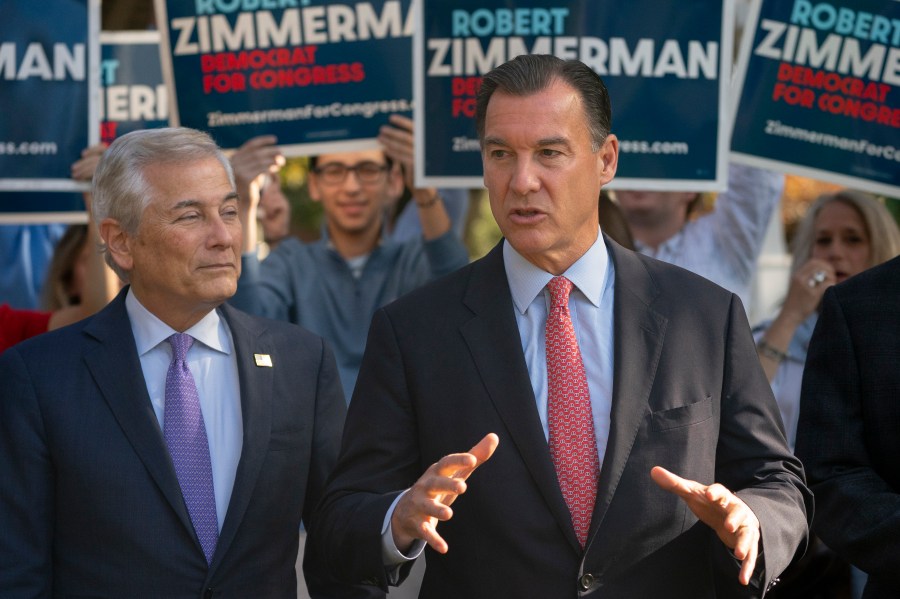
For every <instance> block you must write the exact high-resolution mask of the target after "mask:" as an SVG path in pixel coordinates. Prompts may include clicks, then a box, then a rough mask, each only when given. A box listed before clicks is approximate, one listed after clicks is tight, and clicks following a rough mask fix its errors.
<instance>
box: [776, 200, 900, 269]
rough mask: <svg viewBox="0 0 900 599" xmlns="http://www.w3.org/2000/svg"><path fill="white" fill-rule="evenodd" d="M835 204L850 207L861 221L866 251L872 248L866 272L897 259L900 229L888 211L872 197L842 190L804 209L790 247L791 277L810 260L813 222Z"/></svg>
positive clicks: (899, 253) (813, 231) (813, 233)
mask: <svg viewBox="0 0 900 599" xmlns="http://www.w3.org/2000/svg"><path fill="white" fill-rule="evenodd" d="M834 202H841V203H843V204H846V205H847V206H850V207H851V208H853V209H854V210H856V212H857V213H858V214H859V217H860V218H861V219H862V221H863V226H865V228H866V232H867V233H868V234H869V247H870V248H871V256H870V261H869V264H868V265H867V268H871V267H873V266H876V265H878V264H881V263H882V262H887V261H888V260H890V259H891V258H893V257H894V256H897V255H900V229H898V228H897V222H896V221H895V220H894V217H893V216H892V215H891V213H890V212H888V209H887V208H885V207H884V205H883V204H882V203H881V202H879V201H878V200H877V199H876V198H875V196H872V195H870V194H868V193H863V192H861V191H854V190H851V189H844V190H841V191H839V192H837V193H827V194H822V195H820V196H819V197H818V198H816V201H815V202H813V203H812V205H811V206H810V207H809V208H807V210H806V214H804V215H803V219H802V220H801V221H800V224H798V225H797V231H796V233H794V241H793V243H792V244H791V245H792V252H793V255H794V259H793V262H792V263H791V275H793V274H794V273H795V272H797V270H798V269H799V268H800V267H801V266H803V265H804V264H805V263H806V261H807V260H809V259H810V257H812V250H813V244H814V243H815V240H816V218H817V217H818V216H819V213H820V212H822V208H824V207H825V206H827V205H828V204H832V203H834Z"/></svg>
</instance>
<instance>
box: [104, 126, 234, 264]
mask: <svg viewBox="0 0 900 599" xmlns="http://www.w3.org/2000/svg"><path fill="white" fill-rule="evenodd" d="M206 158H216V159H217V160H218V161H219V162H220V163H221V164H222V166H223V167H224V169H225V172H226V173H227V175H228V181H229V182H230V183H231V186H232V188H234V186H235V183H234V172H233V171H232V169H231V163H230V162H229V161H228V158H227V157H226V156H225V154H224V153H223V152H222V150H221V149H220V148H219V146H217V145H216V142H214V141H213V139H212V138H211V137H210V136H209V135H208V134H207V133H204V132H202V131H197V130H195V129H188V128H186V127H178V128H163V129H142V130H140V131H132V132H131V133H127V134H125V135H123V136H122V137H120V138H118V139H116V140H115V141H114V142H113V143H112V145H110V146H109V148H107V150H106V151H105V152H104V153H103V156H102V157H101V159H100V163H99V164H98V165H97V170H96V172H95V173H94V179H93V184H92V187H91V194H92V196H93V197H92V200H91V212H92V214H93V218H94V223H95V224H96V225H97V226H98V227H99V226H100V223H101V222H103V220H104V219H106V218H111V219H114V220H116V221H118V222H119V224H120V225H121V226H122V228H123V229H124V230H125V232H126V233H128V234H129V235H135V234H136V233H137V230H138V225H139V224H140V222H141V217H142V216H143V214H144V210H145V209H146V208H147V206H148V205H149V203H150V201H151V200H152V199H153V196H154V193H155V190H154V189H153V187H152V185H151V184H150V183H149V182H148V181H147V179H146V177H145V176H144V170H145V169H146V168H147V167H148V166H152V165H159V164H173V165H174V164H185V163H189V162H196V161H198V160H203V159H206ZM102 249H103V252H104V258H105V260H106V263H107V264H109V266H110V268H112V269H113V271H114V272H115V273H116V274H117V275H118V276H119V278H120V279H122V280H123V281H125V282H128V273H127V272H124V271H123V270H122V269H121V268H120V267H119V265H118V264H116V262H115V260H113V259H112V256H111V255H110V253H109V251H108V250H107V248H106V246H105V245H103V248H102Z"/></svg>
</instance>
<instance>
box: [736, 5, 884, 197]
mask: <svg viewBox="0 0 900 599" xmlns="http://www.w3.org/2000/svg"><path fill="white" fill-rule="evenodd" d="M739 83H740V84H741V86H740V87H741V91H740V93H739V95H738V101H739V103H738V105H737V108H736V116H735V122H734V130H733V133H732V142H731V149H732V155H733V157H734V160H735V161H739V162H745V163H748V164H755V165H758V166H764V167H767V168H772V169H775V170H779V171H783V172H791V173H797V174H801V175H805V176H808V177H813V178H816V179H821V180H826V181H832V182H835V183H838V184H841V185H846V186H849V187H855V188H858V189H862V190H867V191H871V192H873V193H880V194H885V195H888V196H893V197H900V136H898V131H900V89H898V88H900V2H897V1H896V0H830V1H828V2H812V1H810V0H791V1H790V2H786V1H784V0H778V1H773V0H765V1H763V2H762V3H761V4H760V3H757V4H756V5H754V11H753V14H751V19H750V21H749V24H748V29H747V34H746V39H745V40H744V43H743V44H742V48H741V59H740V64H739Z"/></svg>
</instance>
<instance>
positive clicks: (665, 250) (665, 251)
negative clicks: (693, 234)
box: [633, 227, 684, 258]
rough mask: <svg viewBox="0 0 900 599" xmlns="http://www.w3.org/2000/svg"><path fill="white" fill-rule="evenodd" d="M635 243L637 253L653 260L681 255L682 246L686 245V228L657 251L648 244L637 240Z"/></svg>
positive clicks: (680, 230) (667, 240)
mask: <svg viewBox="0 0 900 599" xmlns="http://www.w3.org/2000/svg"><path fill="white" fill-rule="evenodd" d="M633 243H634V249H635V250H636V251H638V252H640V253H642V254H645V255H647V256H650V257H652V258H655V257H657V256H666V255H669V256H671V255H673V254H677V253H679V251H680V250H681V246H682V245H683V244H684V228H683V227H682V228H681V229H679V230H678V232H677V233H675V234H674V235H672V236H671V237H669V238H668V239H666V240H665V241H663V242H662V243H661V244H659V247H657V248H656V249H655V250H654V249H653V248H652V247H650V246H649V245H647V244H646V243H643V242H641V241H638V240H637V239H635V240H634V242H633Z"/></svg>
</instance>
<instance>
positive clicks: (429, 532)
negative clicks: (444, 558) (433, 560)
mask: <svg viewBox="0 0 900 599" xmlns="http://www.w3.org/2000/svg"><path fill="white" fill-rule="evenodd" d="M420 538H421V539H422V540H423V541H425V542H426V543H428V545H429V546H430V547H431V548H432V549H434V550H435V551H437V552H438V553H447V550H449V549H450V547H449V546H448V545H447V541H445V540H444V538H443V537H442V536H441V535H439V534H438V532H437V528H435V525H434V524H433V523H432V522H429V521H425V522H423V523H422V527H421V530H420Z"/></svg>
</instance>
